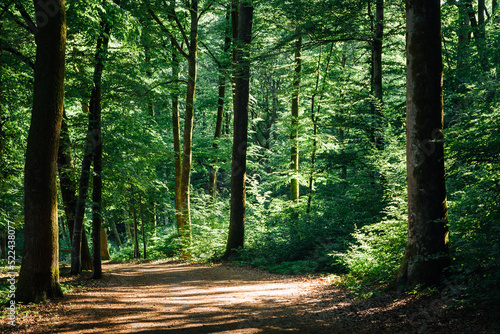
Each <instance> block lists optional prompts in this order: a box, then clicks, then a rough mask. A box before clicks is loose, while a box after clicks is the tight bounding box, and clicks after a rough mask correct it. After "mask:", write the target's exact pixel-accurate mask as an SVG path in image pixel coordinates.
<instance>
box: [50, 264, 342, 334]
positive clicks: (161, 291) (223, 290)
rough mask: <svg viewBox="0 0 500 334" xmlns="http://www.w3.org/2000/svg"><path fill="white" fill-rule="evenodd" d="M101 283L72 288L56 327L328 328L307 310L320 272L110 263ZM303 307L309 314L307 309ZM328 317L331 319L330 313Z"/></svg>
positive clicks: (137, 330) (313, 330) (246, 330)
mask: <svg viewBox="0 0 500 334" xmlns="http://www.w3.org/2000/svg"><path fill="white" fill-rule="evenodd" d="M104 271H105V277H104V278H103V280H102V281H100V282H99V283H98V289H95V290H94V291H90V292H87V293H83V294H82V293H78V294H75V295H73V294H69V295H68V296H67V300H66V302H67V303H71V305H72V307H71V310H70V314H69V315H68V316H64V317H60V318H59V319H57V320H56V321H57V323H53V324H52V325H53V327H52V328H53V329H54V331H55V332H61V333H170V332H172V333H258V332H259V333H261V332H269V333H271V332H279V331H283V332H300V333H307V332H311V333H320V332H325V333H326V332H328V333H331V329H330V330H327V329H328V327H330V325H329V324H326V323H325V320H326V319H320V318H317V319H314V318H315V317H314V314H308V311H309V309H310V308H311V307H310V305H311V304H312V303H315V302H317V296H316V294H317V292H318V291H319V290H321V289H322V288H325V287H326V286H327V283H326V282H325V281H323V280H320V279H306V278H303V277H302V278H297V277H284V276H277V275H271V274H269V273H266V272H263V271H259V270H254V269H253V270H251V269H245V268H239V267H231V266H226V265H213V266H204V265H198V264H186V263H150V264H111V265H105V266H104ZM306 315H307V316H306ZM330 320H332V319H330Z"/></svg>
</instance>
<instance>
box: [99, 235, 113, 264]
mask: <svg viewBox="0 0 500 334" xmlns="http://www.w3.org/2000/svg"><path fill="white" fill-rule="evenodd" d="M110 259H111V256H110V255H109V247H108V236H107V233H106V228H105V227H103V228H101V260H110Z"/></svg>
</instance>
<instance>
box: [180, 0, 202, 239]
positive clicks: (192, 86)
mask: <svg viewBox="0 0 500 334" xmlns="http://www.w3.org/2000/svg"><path fill="white" fill-rule="evenodd" d="M190 15H191V30H190V36H189V54H188V58H187V61H188V83H187V92H186V114H185V115H184V134H183V142H182V173H181V187H180V188H181V214H182V225H181V227H180V231H181V235H182V239H183V244H184V247H186V246H189V245H190V244H191V238H192V237H191V199H190V189H189V188H190V185H191V165H192V161H193V152H192V149H193V119H194V96H195V92H196V74H197V53H198V0H191V7H190Z"/></svg>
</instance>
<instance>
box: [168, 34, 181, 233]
mask: <svg viewBox="0 0 500 334" xmlns="http://www.w3.org/2000/svg"><path fill="white" fill-rule="evenodd" d="M173 45H174V42H173V41H172V81H173V82H174V84H173V91H172V94H171V99H172V131H173V137H174V166H175V185H174V196H175V221H176V223H177V232H179V233H180V231H181V228H182V226H183V223H182V214H181V174H182V151H181V132H180V125H179V83H178V80H179V59H178V58H177V52H176V50H175V47H174V46H173Z"/></svg>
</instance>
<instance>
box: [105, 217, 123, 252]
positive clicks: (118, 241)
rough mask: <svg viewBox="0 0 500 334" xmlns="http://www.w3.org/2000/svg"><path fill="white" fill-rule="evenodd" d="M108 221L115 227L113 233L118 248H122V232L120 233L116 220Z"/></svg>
mask: <svg viewBox="0 0 500 334" xmlns="http://www.w3.org/2000/svg"><path fill="white" fill-rule="evenodd" d="M108 222H109V223H110V224H111V228H112V229H113V234H114V235H115V239H116V243H117V245H118V248H122V241H121V240H120V234H119V233H118V229H117V228H116V223H115V222H114V220H109V219H108Z"/></svg>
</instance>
